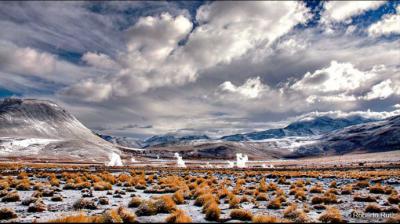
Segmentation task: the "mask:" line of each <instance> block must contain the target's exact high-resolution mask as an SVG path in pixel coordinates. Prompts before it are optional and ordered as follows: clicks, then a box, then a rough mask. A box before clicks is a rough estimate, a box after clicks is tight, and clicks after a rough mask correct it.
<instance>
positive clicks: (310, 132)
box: [99, 115, 377, 148]
mask: <svg viewBox="0 0 400 224" xmlns="http://www.w3.org/2000/svg"><path fill="white" fill-rule="evenodd" d="M372 121H377V120H376V119H371V118H364V117H362V116H358V115H354V116H349V117H345V118H332V117H329V116H319V117H313V118H307V119H303V120H300V121H296V122H293V123H291V124H289V125H288V126H286V127H284V128H277V129H268V130H265V131H258V132H250V133H245V134H235V135H228V136H223V137H221V138H214V139H212V138H210V137H208V136H207V135H186V136H175V135H171V134H168V135H155V136H153V137H150V138H148V139H145V140H140V139H133V138H125V137H115V136H110V135H99V136H101V137H102V138H103V139H105V140H107V141H109V142H112V143H117V144H120V145H123V146H128V147H138V148H148V147H165V146H172V145H183V144H184V145H187V144H190V143H201V142H215V141H228V142H245V141H260V140H266V139H279V138H285V137H303V136H314V135H321V134H324V133H328V132H331V131H334V130H338V129H341V128H344V127H348V126H351V125H356V124H362V123H367V122H372Z"/></svg>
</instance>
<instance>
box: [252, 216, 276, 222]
mask: <svg viewBox="0 0 400 224" xmlns="http://www.w3.org/2000/svg"><path fill="white" fill-rule="evenodd" d="M251 221H252V222H253V223H280V222H283V220H281V219H279V218H277V217H275V216H269V215H255V216H253V218H252V219H251Z"/></svg>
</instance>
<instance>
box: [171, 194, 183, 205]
mask: <svg viewBox="0 0 400 224" xmlns="http://www.w3.org/2000/svg"><path fill="white" fill-rule="evenodd" d="M172 199H173V200H174V202H175V203H176V204H178V205H181V204H183V203H185V197H184V195H183V192H182V191H181V190H179V191H176V192H175V193H174V194H173V195H172Z"/></svg>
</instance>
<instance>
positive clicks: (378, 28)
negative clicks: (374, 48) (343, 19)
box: [367, 5, 400, 36]
mask: <svg viewBox="0 0 400 224" xmlns="http://www.w3.org/2000/svg"><path fill="white" fill-rule="evenodd" d="M367 31H368V34H369V35H371V36H381V35H389V34H400V5H399V6H397V8H396V14H392V15H384V16H383V18H382V20H381V21H378V22H376V23H374V24H372V25H371V26H370V27H369V28H368V30H367Z"/></svg>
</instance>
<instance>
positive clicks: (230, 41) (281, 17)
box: [65, 2, 309, 100]
mask: <svg viewBox="0 0 400 224" xmlns="http://www.w3.org/2000/svg"><path fill="white" fill-rule="evenodd" d="M221 10H222V11H221ZM217 15H218V16H217ZM233 15H234V16H233ZM249 15H251V17H249ZM308 18H309V16H308V9H307V8H306V7H305V6H304V5H303V3H299V2H269V3H266V2H250V3H235V4H233V3H229V2H224V3H222V2H212V3H210V4H207V5H204V6H201V7H200V8H199V9H198V10H197V13H196V20H197V23H198V24H199V25H198V26H197V27H195V28H194V30H192V27H193V24H192V22H191V21H190V20H189V19H188V18H186V17H185V16H183V15H178V16H175V17H174V16H172V15H170V14H169V13H162V14H161V15H159V16H147V17H142V18H140V19H139V20H138V21H137V23H135V24H134V25H133V26H132V27H130V28H129V29H127V31H126V33H125V37H126V39H127V43H126V50H125V51H122V52H119V54H118V57H117V59H116V62H117V63H118V64H119V65H121V67H122V69H121V70H120V71H118V72H117V73H116V74H110V75H108V76H105V77H101V78H99V79H100V80H99V81H100V82H102V80H104V81H106V82H107V83H109V84H110V85H112V89H113V91H108V93H109V94H110V95H109V96H108V97H101V98H98V97H91V96H88V97H83V98H82V99H105V100H106V99H110V98H112V97H118V96H119V97H127V96H130V95H131V94H136V93H143V92H146V91H148V90H150V89H155V88H160V87H165V86H181V85H184V84H186V83H190V82H194V81H195V80H197V78H198V76H199V73H200V72H201V71H202V70H204V69H208V68H210V67H213V66H217V65H219V64H221V63H223V64H224V63H225V64H226V63H230V61H231V60H233V59H235V58H239V57H242V56H243V55H245V54H246V53H247V52H248V51H249V50H251V49H255V48H257V47H266V46H269V45H271V43H272V42H274V41H275V40H276V39H277V38H279V37H280V36H282V35H284V34H286V33H287V32H289V31H290V30H291V29H292V28H293V27H294V26H295V25H297V24H298V23H303V22H305V21H306V20H307V19H308ZM260 30H263V31H264V32H260ZM182 41H183V42H182ZM180 43H181V44H180ZM96 59H99V57H98V56H97V57H96ZM92 61H93V60H92ZM87 82H88V81H83V84H85V83H87ZM89 82H90V81H89ZM83 84H76V85H78V86H79V85H83ZM92 86H94V85H92ZM75 89H80V88H74V87H71V88H70V89H69V90H68V91H65V93H68V94H69V95H70V96H73V93H74V90H75ZM100 91H102V90H100ZM88 94H96V93H95V92H94V91H88ZM78 95H80V93H79V94H78Z"/></svg>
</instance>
